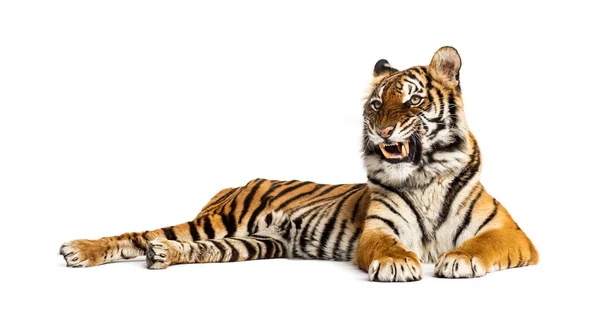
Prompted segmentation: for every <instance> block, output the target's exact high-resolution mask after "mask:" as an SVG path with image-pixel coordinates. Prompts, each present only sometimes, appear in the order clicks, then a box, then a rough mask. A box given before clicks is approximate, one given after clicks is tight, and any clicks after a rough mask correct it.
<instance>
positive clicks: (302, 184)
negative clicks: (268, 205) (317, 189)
mask: <svg viewBox="0 0 600 309" xmlns="http://www.w3.org/2000/svg"><path fill="white" fill-rule="evenodd" d="M310 184H314V182H309V181H303V182H300V183H298V184H295V185H293V186H291V187H287V188H285V189H283V190H281V192H279V193H277V195H276V196H274V197H273V198H272V199H271V202H274V201H276V200H277V199H279V198H281V197H282V196H284V195H286V194H288V193H290V192H292V191H294V190H296V189H298V188H301V187H304V186H307V185H310Z"/></svg>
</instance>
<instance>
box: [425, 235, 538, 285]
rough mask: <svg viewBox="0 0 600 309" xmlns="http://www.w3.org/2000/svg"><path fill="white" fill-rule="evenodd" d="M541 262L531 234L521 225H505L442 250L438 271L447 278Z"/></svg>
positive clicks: (479, 274) (436, 270)
mask: <svg viewBox="0 0 600 309" xmlns="http://www.w3.org/2000/svg"><path fill="white" fill-rule="evenodd" d="M537 262H538V253H537V250H536V249H535V247H534V246H533V244H532V243H531V240H529V238H528V237H527V235H525V233H524V232H523V231H522V230H520V229H518V228H507V227H502V228H497V229H491V230H488V231H485V232H483V233H481V234H479V235H477V236H475V237H473V238H471V239H469V240H467V241H465V242H464V243H463V244H462V245H461V246H459V247H458V248H456V250H452V251H449V252H446V253H444V254H442V255H441V256H440V258H439V259H438V262H437V263H436V265H435V270H434V274H435V275H436V276H438V277H445V278H473V277H481V276H483V275H485V274H486V273H488V272H491V271H494V270H502V269H509V268H514V267H521V266H527V265H534V264H537Z"/></svg>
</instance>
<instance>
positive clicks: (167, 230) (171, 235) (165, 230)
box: [162, 226, 177, 240]
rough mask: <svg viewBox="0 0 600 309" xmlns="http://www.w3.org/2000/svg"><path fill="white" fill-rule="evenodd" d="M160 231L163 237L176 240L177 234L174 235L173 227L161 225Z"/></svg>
mask: <svg viewBox="0 0 600 309" xmlns="http://www.w3.org/2000/svg"><path fill="white" fill-rule="evenodd" d="M162 231H163V233H165V237H166V238H167V239H168V240H177V235H175V231H173V227H172V226H169V227H163V228H162Z"/></svg>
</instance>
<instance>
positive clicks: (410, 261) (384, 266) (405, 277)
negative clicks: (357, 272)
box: [369, 254, 423, 282]
mask: <svg viewBox="0 0 600 309" xmlns="http://www.w3.org/2000/svg"><path fill="white" fill-rule="evenodd" d="M412 255H414V254H412ZM422 276H423V272H422V271H421V264H419V261H418V260H417V259H416V256H411V255H410V254H408V255H406V256H402V257H395V258H392V257H384V258H379V259H375V260H373V262H371V265H370V266H369V280H370V281H382V282H409V281H417V280H421V277H422Z"/></svg>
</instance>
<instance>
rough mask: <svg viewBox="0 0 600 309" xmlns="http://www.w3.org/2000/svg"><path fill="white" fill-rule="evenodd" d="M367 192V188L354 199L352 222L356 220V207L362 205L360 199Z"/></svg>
mask: <svg viewBox="0 0 600 309" xmlns="http://www.w3.org/2000/svg"><path fill="white" fill-rule="evenodd" d="M368 193H369V190H364V191H363V194H362V195H361V196H360V197H359V198H358V200H356V204H354V209H352V219H351V220H352V222H354V221H356V215H357V214H358V209H359V208H360V206H361V205H362V204H361V203H360V201H362V199H363V198H364V197H365V195H366V194H368Z"/></svg>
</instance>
